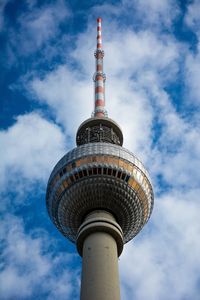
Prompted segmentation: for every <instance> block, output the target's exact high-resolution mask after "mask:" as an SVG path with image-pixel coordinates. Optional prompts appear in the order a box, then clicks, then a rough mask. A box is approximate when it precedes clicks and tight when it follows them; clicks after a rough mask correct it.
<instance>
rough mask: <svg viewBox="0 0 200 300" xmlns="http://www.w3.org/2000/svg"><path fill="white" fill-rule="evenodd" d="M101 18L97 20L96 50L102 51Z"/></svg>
mask: <svg viewBox="0 0 200 300" xmlns="http://www.w3.org/2000/svg"><path fill="white" fill-rule="evenodd" d="M101 21H102V20H101V18H98V19H97V49H100V50H101V49H102V39H101Z"/></svg>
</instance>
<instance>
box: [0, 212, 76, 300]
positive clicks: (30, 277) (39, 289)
mask: <svg viewBox="0 0 200 300" xmlns="http://www.w3.org/2000/svg"><path fill="white" fill-rule="evenodd" d="M23 226H24V224H23V222H22V221H21V220H20V219H19V218H17V217H14V216H13V215H10V214H9V215H5V216H4V219H3V220H2V222H1V229H0V233H1V234H0V236H1V244H3V245H4V247H3V251H2V258H3V263H2V264H1V270H0V294H1V299H27V298H29V297H35V298H38V296H39V297H42V295H45V297H47V298H46V299H49V300H50V299H51V300H53V299H55V297H56V298H57V299H60V300H61V299H70V298H71V294H72V293H77V292H76V290H77V287H78V280H77V276H78V274H77V273H78V270H76V271H75V270H73V273H72V272H71V271H70V270H69V269H68V267H67V266H68V265H69V262H71V261H72V260H74V259H75V255H73V254H66V253H62V252H58V253H56V249H54V248H53V243H54V241H53V239H52V238H50V237H49V236H47V234H46V232H45V231H41V230H39V229H38V232H30V233H29V234H26V233H25V231H24V228H23ZM36 233H37V234H36ZM50 247H51V248H50Z"/></svg>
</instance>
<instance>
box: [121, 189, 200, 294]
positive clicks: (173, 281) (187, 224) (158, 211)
mask: <svg viewBox="0 0 200 300" xmlns="http://www.w3.org/2000/svg"><path fill="white" fill-rule="evenodd" d="M199 192H200V191H199V189H197V190H193V191H187V192H184V193H181V192H177V191H175V190H173V191H172V192H170V193H169V194H167V193H166V194H165V196H163V197H161V198H160V199H156V203H155V208H154V212H153V216H152V219H151V221H150V222H151V223H152V225H153V226H152V228H153V230H149V229H148V228H146V230H145V229H144V230H143V232H142V233H141V234H140V235H141V236H140V238H139V240H137V239H136V241H135V243H134V242H132V243H129V244H128V245H126V246H125V249H124V252H123V254H122V257H121V259H120V269H121V275H122V276H121V278H122V292H123V295H124V298H125V299H133V298H134V299H142V300H145V299H149V300H151V299H152V300H157V299H162V300H165V299H166V300H167V299H169V297H170V299H172V300H173V299H174V300H177V299H194V300H197V299H198V297H199V293H198V282H199V265H200V258H199V251H200V242H199V239H198V238H197V237H198V236H199V234H200V223H199V215H198V211H199V209H200V204H199V199H198V195H199ZM169 291H170V292H169ZM171 291H173V292H171ZM169 293H170V296H169Z"/></svg>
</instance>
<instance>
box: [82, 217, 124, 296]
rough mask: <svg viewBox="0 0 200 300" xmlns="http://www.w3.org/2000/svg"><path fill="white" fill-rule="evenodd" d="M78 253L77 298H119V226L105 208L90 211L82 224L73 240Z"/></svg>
mask: <svg viewBox="0 0 200 300" xmlns="http://www.w3.org/2000/svg"><path fill="white" fill-rule="evenodd" d="M77 248H78V251H79V253H81V254H82V257H83V261H82V279H81V297H80V299H81V300H120V285H119V272H118V255H120V254H121V251H122V248H123V239H122V234H121V228H120V226H119V225H118V224H117V222H116V221H115V219H114V217H113V216H112V215H111V214H110V213H108V212H105V211H94V212H92V213H91V214H89V215H88V216H87V217H86V219H85V221H84V223H83V224H82V226H81V228H80V231H79V237H78V241H77Z"/></svg>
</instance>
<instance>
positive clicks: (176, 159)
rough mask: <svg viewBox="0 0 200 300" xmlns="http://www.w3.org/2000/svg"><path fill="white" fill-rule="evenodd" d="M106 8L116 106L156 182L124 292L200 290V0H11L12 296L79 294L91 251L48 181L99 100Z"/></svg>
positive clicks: (4, 31) (159, 294) (1, 131)
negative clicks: (74, 234)
mask: <svg viewBox="0 0 200 300" xmlns="http://www.w3.org/2000/svg"><path fill="white" fill-rule="evenodd" d="M99 16H101V17H102V19H103V47H104V50H105V59H104V69H105V73H106V75H107V81H106V108H107V110H108V114H109V117H111V118H113V119H114V120H115V121H117V122H118V123H119V124H120V125H121V127H122V129H123V132H124V146H125V147H126V148H128V149H129V150H131V151H132V152H133V153H134V154H136V155H137V156H138V157H139V158H140V159H141V160H142V161H143V163H144V165H145V166H146V167H147V169H148V171H149V173H150V176H151V178H152V182H153V186H154V191H155V206H154V210H153V214H152V217H151V219H150V221H149V223H148V224H147V225H146V226H145V228H144V229H143V230H142V232H141V233H140V234H139V235H138V236H137V237H136V238H135V239H134V240H133V241H131V242H129V243H128V244H127V245H126V246H125V248H124V251H123V254H122V255H121V257H120V260H119V266H120V281H121V294H122V299H124V300H130V299H134V300H146V299H148V300H169V299H170V300H188V299H190V300H191V299H192V300H197V299H199V293H200V275H199V274H200V255H199V253H200V239H199V236H200V218H199V211H200V200H199V199H200V196H199V195H200V186H199V182H200V171H199V170H200V158H199V154H200V118H199V110H200V84H199V78H200V2H199V1H173V0H162V1H160V0H149V1H145V0H138V1H136V0H121V1H103V0H102V1H78V0H73V1H72V0H71V1H64V0H57V1H56V0H55V1H37V0H24V1H17V0H13V1H11V0H10V1H9V0H3V1H1V4H0V45H1V46H0V65H1V73H0V89H1V93H0V95H1V96H0V104H1V105H0V126H1V128H0V157H1V160H0V200H1V205H0V214H1V227H0V238H1V244H0V245H1V246H0V248H1V264H0V298H1V299H6V300H8V299H17V300H21V299H48V300H53V299H58V300H62V299H79V285H80V272H81V259H80V257H79V256H78V254H77V253H76V249H75V246H74V245H73V244H71V243H70V242H68V241H67V240H65V238H64V237H62V236H61V234H60V233H59V232H58V231H57V229H56V228H55V227H54V226H53V224H51V221H50V219H49V217H48V215H47V211H46V207H45V191H46V184H47V180H48V177H49V175H50V172H51V170H52V168H53V166H54V165H55V163H56V162H57V161H58V160H59V159H60V158H61V157H62V156H63V155H64V154H65V153H66V152H67V151H68V150H69V149H72V148H73V147H75V133H76V130H77V128H78V126H79V125H80V123H81V122H82V121H83V120H85V119H86V118H88V117H89V116H90V115H91V112H92V110H93V105H94V104H93V103H94V99H93V95H94V91H93V82H92V76H93V73H94V66H95V64H94V63H95V62H94V55H93V53H94V50H95V46H96V18H97V17H99ZM169 295H170V296H169Z"/></svg>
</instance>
